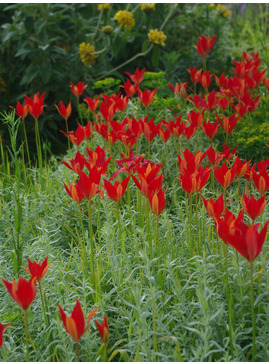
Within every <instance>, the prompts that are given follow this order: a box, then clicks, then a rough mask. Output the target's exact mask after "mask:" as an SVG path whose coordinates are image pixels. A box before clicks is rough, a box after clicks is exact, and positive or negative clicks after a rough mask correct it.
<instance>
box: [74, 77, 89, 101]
mask: <svg viewBox="0 0 269 364" xmlns="http://www.w3.org/2000/svg"><path fill="white" fill-rule="evenodd" d="M70 87H71V91H72V94H73V95H75V96H76V97H77V98H78V97H79V96H80V95H82V94H83V91H84V89H85V88H86V87H87V85H84V82H81V81H80V82H78V83H77V84H76V85H73V83H72V82H71V81H70Z"/></svg>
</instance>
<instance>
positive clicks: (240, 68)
mask: <svg viewBox="0 0 269 364" xmlns="http://www.w3.org/2000/svg"><path fill="white" fill-rule="evenodd" d="M215 41H216V35H215V36H214V37H213V38H205V37H204V36H200V38H199V40H198V43H197V51H198V53H199V54H200V55H201V56H202V57H203V61H204V69H203V71H202V69H199V70H197V69H196V68H195V67H192V68H189V70H188V71H189V73H190V78H191V81H192V84H193V89H194V93H193V94H191V95H188V94H187V90H188V84H187V82H184V83H180V84H179V83H176V85H175V86H173V85H169V87H170V89H171V90H172V91H173V92H174V94H175V97H176V98H177V99H178V101H179V102H180V103H181V101H182V102H183V103H184V104H183V105H185V103H186V102H189V104H190V105H191V106H192V107H193V108H194V109H193V110H192V111H190V112H187V113H186V114H183V113H182V114H180V115H179V114H175V115H173V116H172V117H171V120H164V119H161V120H160V122H159V123H155V122H154V120H153V118H152V117H149V115H148V114H147V112H148V108H149V107H150V105H151V104H152V102H153V100H154V97H155V94H156V92H157V89H155V90H154V91H150V90H148V89H145V90H144V91H142V90H141V82H142V81H143V79H144V78H143V75H144V73H145V69H142V70H139V69H136V71H135V73H134V74H130V73H127V72H126V74H127V76H128V77H129V79H128V80H127V81H126V82H125V83H124V85H122V88H123V90H124V92H125V95H122V94H121V92H120V93H119V94H117V95H111V96H108V95H104V94H103V95H102V101H101V97H100V96H99V97H97V98H91V97H86V98H84V99H83V101H84V102H85V103H86V105H87V107H88V110H89V112H90V113H91V115H92V118H93V120H94V121H89V122H87V124H86V125H85V126H83V125H81V124H82V123H81V124H78V127H77V129H76V130H75V131H69V130H68V125H67V122H68V119H69V117H70V115H71V112H72V108H71V102H69V104H68V105H67V106H65V105H64V104H63V102H62V101H60V106H59V107H58V106H56V105H55V106H56V108H57V110H58V112H59V113H60V115H61V116H62V117H63V118H64V120H65V122H66V132H63V133H64V134H65V135H66V136H67V137H68V139H69V141H70V142H71V143H72V144H74V145H75V146H76V147H77V151H76V155H75V157H74V158H72V159H69V161H68V162H65V161H62V163H63V164H64V165H65V166H66V167H68V168H69V169H70V170H72V171H73V172H74V173H75V174H76V182H73V183H71V184H68V185H67V184H65V183H64V187H65V189H66V191H67V193H68V194H69V195H70V196H71V197H72V199H74V200H75V201H76V202H77V204H78V205H79V208H80V203H81V201H82V200H83V199H86V200H88V202H89V206H91V205H90V204H91V200H92V198H93V197H94V196H95V195H96V194H99V195H100V197H101V198H103V196H104V191H105V192H106V194H107V195H108V197H109V198H110V199H112V200H113V201H114V202H115V203H116V205H117V209H118V203H119V201H120V200H121V199H122V197H123V195H124V194H125V192H126V189H127V188H128V183H129V180H130V178H132V180H133V181H134V183H135V185H136V186H137V188H138V189H139V190H140V191H141V193H142V194H143V195H144V196H145V198H146V201H147V202H149V205H150V207H151V210H152V211H153V213H154V214H155V215H156V216H157V218H159V215H160V214H161V213H162V212H163V210H164V208H165V193H166V191H165V190H164V189H163V179H164V176H163V174H162V173H161V172H160V171H161V169H162V163H161V164H160V163H154V162H152V161H150V160H149V159H145V155H139V154H137V153H136V155H135V154H134V150H133V147H134V146H135V145H136V146H137V143H138V141H139V138H142V137H143V136H144V137H145V139H146V141H147V143H148V158H149V157H150V145H151V142H152V141H153V139H154V138H155V137H156V136H157V135H158V136H159V137H160V139H161V140H162V141H163V142H164V143H165V148H166V147H167V146H166V143H167V142H168V140H169V139H170V137H172V136H173V138H174V140H175V144H176V145H177V149H179V148H178V147H179V146H180V143H181V138H184V139H186V140H187V143H188V146H189V140H190V139H191V138H192V137H193V136H194V135H196V136H197V137H198V134H199V131H200V130H202V132H203V133H204V135H206V136H207V137H208V138H209V141H210V146H209V147H208V149H207V150H206V151H205V152H204V153H202V152H201V151H200V150H199V151H197V152H196V153H192V152H191V151H190V148H185V150H179V152H180V154H179V155H178V156H177V157H178V165H179V177H178V179H179V180H180V184H181V187H182V189H183V190H184V191H185V192H186V196H187V195H188V196H189V201H190V202H189V203H190V211H191V210H192V195H193V194H196V207H197V204H198V197H197V196H198V194H199V193H200V192H201V190H202V189H203V188H204V187H205V185H206V183H207V182H208V180H209V178H210V175H212V181H213V182H214V180H216V181H217V183H218V184H219V185H220V186H221V187H222V189H223V193H222V194H221V195H220V196H219V197H218V198H217V199H216V201H214V200H213V199H212V198H210V199H209V200H207V199H206V198H205V197H204V196H202V199H203V203H204V206H205V208H206V210H207V212H208V214H209V216H210V217H212V218H213V219H214V223H215V226H216V231H217V234H218V235H219V237H220V238H221V239H222V240H223V241H224V243H225V245H226V247H227V246H228V244H229V245H231V246H233V247H234V248H235V249H236V250H237V251H238V252H239V253H240V254H241V255H242V256H243V257H244V258H246V259H247V260H248V261H249V262H250V266H251V272H252V264H253V261H254V259H255V258H256V257H257V256H258V255H259V254H260V253H261V250H262V246H263V244H264V241H265V238H266V231H267V227H268V224H269V221H267V222H266V223H265V224H264V226H263V227H262V229H261V230H260V232H259V226H260V223H255V221H256V219H257V218H258V217H260V216H261V214H262V213H263V211H264V209H265V206H266V203H267V201H266V199H265V198H266V192H267V191H268V189H269V170H268V166H269V159H267V160H265V161H260V162H259V163H258V164H254V165H252V166H251V161H247V160H246V159H245V160H244V161H241V160H240V159H239V157H238V156H236V157H235V154H236V147H235V148H234V149H231V148H229V146H228V145H227V144H228V137H229V135H230V134H231V132H232V131H233V130H234V129H235V127H236V125H237V123H238V122H239V121H240V119H241V118H243V117H244V115H245V114H246V113H251V112H253V111H254V110H255V109H256V108H257V106H258V104H259V95H258V96H255V95H254V91H256V90H257V88H258V87H259V85H260V84H261V83H263V84H264V86H265V87H266V88H267V89H268V90H269V80H268V79H266V78H265V72H266V70H263V71H260V70H259V67H260V66H261V60H260V58H259V54H258V53H257V54H255V53H253V52H252V53H250V54H246V53H245V52H244V53H243V54H242V59H241V60H240V62H236V61H234V77H229V76H225V75H224V74H221V75H220V76H219V77H218V76H216V75H213V74H211V73H210V71H208V70H206V58H207V55H208V53H209V51H210V50H211V49H212V48H213V46H214V44H215ZM212 79H213V80H214V81H215V84H216V86H217V87H218V88H219V91H215V90H212V91H210V92H209V91H208V89H209V87H210V86H211V81H212ZM70 86H71V91H72V93H73V94H74V96H75V97H76V98H77V101H78V103H79V98H80V96H81V95H82V94H83V92H84V90H85V88H86V87H87V86H86V85H84V82H78V83H77V84H76V85H74V84H72V83H71V82H70ZM198 86H199V88H200V89H201V90H202V91H201V93H200V94H196V89H197V87H198ZM136 93H137V94H138V98H139V100H140V102H141V104H142V105H143V106H144V111H145V116H144V117H143V118H139V119H138V120H137V119H136V118H135V117H134V116H132V117H127V116H126V117H124V112H125V110H126V108H127V106H128V102H129V100H131V99H132V100H134V96H135V95H136ZM44 96H45V93H43V94H42V96H40V97H39V93H37V94H36V95H35V96H34V98H33V99H30V98H29V97H27V96H25V101H26V104H25V106H22V105H21V104H20V103H19V102H18V103H17V106H16V114H17V115H18V116H20V117H21V118H22V120H23V121H24V119H25V117H26V116H27V113H28V112H29V113H30V114H31V115H32V116H33V117H34V119H35V120H36V125H37V119H38V118H39V116H40V115H41V113H42V111H43V108H44V107H45V105H44ZM231 110H232V114H231ZM120 117H121V118H122V119H123V120H122V121H119V120H118V118H120ZM219 128H221V129H223V132H224V134H225V137H226V142H225V144H224V145H223V147H222V151H217V150H215V149H214V148H213V146H212V143H213V139H214V137H215V136H216V134H217V132H218V130H219ZM94 132H95V133H98V134H99V135H101V136H102V137H103V138H104V140H105V142H106V143H107V145H108V146H109V152H110V156H109V157H106V152H107V150H106V149H105V147H100V146H99V145H98V146H97V147H96V148H95V149H90V148H88V147H86V153H85V154H81V152H80V150H79V146H80V145H81V144H82V142H83V141H84V140H89V139H91V138H93V133H94ZM117 141H118V142H120V143H122V145H124V147H125V152H126V153H123V152H121V159H117V160H116V163H117V166H118V169H117V171H116V172H114V173H112V174H111V176H110V178H107V177H106V178H104V177H105V176H106V175H107V171H108V167H109V163H110V161H111V159H112V149H111V148H112V146H113V144H115V143H116V142H117ZM37 143H38V139H37ZM206 159H207V161H208V163H207V164H205V161H206ZM167 164H168V169H169V173H170V176H171V171H170V167H169V161H168V158H167ZM120 173H125V175H126V177H125V178H123V179H122V180H120V179H116V180H115V182H114V183H112V180H114V179H115V178H116V177H117V176H118V175H119V174H120ZM243 177H244V178H245V179H246V180H247V181H248V184H249V188H248V189H249V190H248V191H247V192H246V193H244V194H243V196H241V192H240V181H241V179H242V178H243ZM236 178H237V181H238V198H239V197H240V200H241V202H242V207H243V208H242V210H240V212H239V214H238V216H237V217H236V216H235V215H234V214H233V213H232V212H231V211H229V210H228V208H227V206H228V203H229V202H227V201H226V200H227V189H228V188H229V187H230V186H231V184H232V183H233V181H234V180H235V179H236ZM252 185H254V187H255V189H256V190H257V191H258V193H259V194H260V198H259V199H256V198H255V196H254V194H251V195H250V192H249V191H251V186H252ZM244 212H245V213H246V214H247V215H248V216H249V218H250V220H251V224H246V223H245V222H244ZM196 213H197V211H196ZM90 215H91V210H89V218H90V219H91V216H90ZM197 216H198V215H197ZM197 223H198V224H199V222H197ZM91 254H93V246H91ZM226 258H227V256H226ZM28 263H29V269H26V270H27V271H28V273H30V274H31V276H32V278H31V279H30V281H29V282H28V281H26V280H25V279H23V278H21V277H20V278H19V281H18V283H17V282H15V281H14V280H13V281H12V283H9V282H7V281H4V280H3V282H4V284H5V286H6V288H7V290H8V292H9V293H10V295H11V296H12V298H13V299H14V300H15V301H16V302H17V303H18V304H19V305H20V307H21V308H22V309H23V310H24V312H25V317H26V319H25V326H26V330H27V316H26V312H27V309H28V307H29V306H30V305H31V303H32V302H33V300H34V298H35V295H36V281H38V282H39V283H41V279H42V278H43V276H44V274H45V273H46V271H47V269H48V267H49V265H47V259H46V260H45V261H44V262H43V263H42V264H39V263H35V262H33V263H31V262H30V261H28ZM92 269H93V268H92ZM227 274H228V273H227ZM227 285H228V283H227ZM252 293H253V292H252ZM59 311H60V315H61V318H62V321H63V323H64V326H65V329H66V331H67V332H68V333H69V334H70V335H71V336H72V338H73V339H74V340H75V342H76V343H77V342H78V341H79V339H80V337H81V336H82V335H83V334H84V333H85V331H86V330H87V329H88V327H89V323H90V320H91V318H92V316H93V315H94V314H95V312H96V311H97V309H95V310H93V311H91V313H90V314H89V315H88V320H87V324H86V325H85V320H84V316H83V313H82V310H81V306H80V303H79V301H77V302H76V306H75V308H74V310H73V313H72V315H71V317H67V316H66V314H65V313H64V311H63V309H62V308H61V307H60V306H59ZM96 324H97V328H98V330H99V332H100V335H101V338H102V340H103V342H104V343H107V341H108V337H109V332H108V325H107V319H106V317H105V318H104V322H103V324H102V325H99V324H98V322H96ZM7 326H8V325H6V326H4V327H2V326H0V344H1V342H2V337H1V336H2V334H3V331H4V330H5V329H6V328H7ZM253 340H254V339H253ZM253 345H254V343H253ZM253 352H254V355H255V346H254V349H253Z"/></svg>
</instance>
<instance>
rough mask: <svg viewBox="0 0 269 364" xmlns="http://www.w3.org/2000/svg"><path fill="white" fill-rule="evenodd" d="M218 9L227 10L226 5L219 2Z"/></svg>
mask: <svg viewBox="0 0 269 364" xmlns="http://www.w3.org/2000/svg"><path fill="white" fill-rule="evenodd" d="M216 9H217V10H218V11H222V10H225V9H226V6H225V5H222V4H218V5H217V7H216Z"/></svg>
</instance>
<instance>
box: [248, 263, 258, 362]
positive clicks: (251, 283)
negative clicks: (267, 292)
mask: <svg viewBox="0 0 269 364" xmlns="http://www.w3.org/2000/svg"><path fill="white" fill-rule="evenodd" d="M249 266H250V269H249V273H250V297H251V313H252V361H255V358H256V351H257V349H256V318H255V308H254V293H253V262H250V263H249Z"/></svg>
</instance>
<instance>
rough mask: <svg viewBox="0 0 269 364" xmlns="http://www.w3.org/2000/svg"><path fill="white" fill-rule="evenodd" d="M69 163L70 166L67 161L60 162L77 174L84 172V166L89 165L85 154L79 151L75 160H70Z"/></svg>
mask: <svg viewBox="0 0 269 364" xmlns="http://www.w3.org/2000/svg"><path fill="white" fill-rule="evenodd" d="M68 161H69V162H70V164H68V163H67V162H65V161H60V162H61V163H63V164H64V165H65V166H66V167H67V168H69V169H71V171H73V172H75V173H77V171H82V170H83V168H84V166H85V165H87V163H88V162H87V161H86V159H85V158H84V154H81V153H80V151H79V150H78V151H77V153H76V155H75V158H70V159H68Z"/></svg>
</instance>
